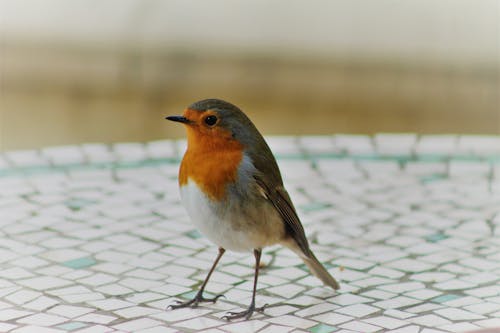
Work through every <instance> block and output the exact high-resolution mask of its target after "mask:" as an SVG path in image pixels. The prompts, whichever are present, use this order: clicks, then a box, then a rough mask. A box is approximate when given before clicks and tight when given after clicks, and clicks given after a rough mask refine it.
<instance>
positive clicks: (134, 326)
mask: <svg viewBox="0 0 500 333" xmlns="http://www.w3.org/2000/svg"><path fill="white" fill-rule="evenodd" d="M160 324H161V322H159V321H157V320H153V319H150V318H141V319H135V320H132V321H127V322H125V323H122V324H118V325H114V326H113V328H115V329H117V330H124V331H131V332H134V331H138V330H141V329H145V328H150V327H154V326H159V325H160Z"/></svg>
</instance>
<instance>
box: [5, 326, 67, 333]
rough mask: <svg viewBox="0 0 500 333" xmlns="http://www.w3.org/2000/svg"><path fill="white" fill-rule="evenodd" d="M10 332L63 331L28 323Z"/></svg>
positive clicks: (38, 332) (42, 332)
mask: <svg viewBox="0 0 500 333" xmlns="http://www.w3.org/2000/svg"><path fill="white" fill-rule="evenodd" d="M11 332H12V333H63V332H64V331H62V330H58V329H55V328H49V327H43V326H38V325H28V326H23V327H20V328H17V329H15V330H13V331H11Z"/></svg>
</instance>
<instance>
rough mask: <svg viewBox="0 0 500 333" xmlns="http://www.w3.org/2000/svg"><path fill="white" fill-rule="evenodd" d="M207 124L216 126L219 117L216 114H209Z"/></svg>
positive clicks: (206, 119)
mask: <svg viewBox="0 0 500 333" xmlns="http://www.w3.org/2000/svg"><path fill="white" fill-rule="evenodd" d="M204 121H205V124H207V125H208V126H214V125H215V123H216V122H217V117H216V116H208V117H206V118H205V120H204Z"/></svg>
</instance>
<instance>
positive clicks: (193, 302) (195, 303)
mask: <svg viewBox="0 0 500 333" xmlns="http://www.w3.org/2000/svg"><path fill="white" fill-rule="evenodd" d="M221 297H225V296H224V295H223V294H220V295H217V296H215V297H213V298H205V297H203V292H198V293H197V294H196V296H195V297H194V298H193V299H191V300H189V301H185V302H182V301H176V303H177V304H172V305H169V306H168V308H167V309H170V310H175V309H180V308H186V307H190V308H196V307H197V306H198V304H199V303H203V302H206V303H215V302H217V300H218V299H219V298H221Z"/></svg>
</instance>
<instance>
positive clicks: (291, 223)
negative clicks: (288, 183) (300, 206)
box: [255, 176, 311, 257]
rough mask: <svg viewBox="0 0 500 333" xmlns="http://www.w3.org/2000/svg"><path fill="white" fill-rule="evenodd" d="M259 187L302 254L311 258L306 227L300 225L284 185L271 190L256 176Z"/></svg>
mask: <svg viewBox="0 0 500 333" xmlns="http://www.w3.org/2000/svg"><path fill="white" fill-rule="evenodd" d="M255 180H256V181H257V185H258V186H259V187H260V188H261V189H262V191H263V193H264V195H265V196H266V198H267V199H268V200H269V201H270V202H271V203H272V204H273V206H274V207H275V208H276V210H277V211H278V213H279V214H280V216H281V219H282V220H283V223H284V224H285V228H286V231H287V234H288V235H289V236H291V237H292V238H293V239H294V240H295V242H296V243H297V245H298V246H299V247H300V249H301V250H302V252H303V253H304V254H305V255H306V256H308V257H309V256H310V251H311V250H310V249H309V243H308V242H307V238H306V235H305V232H304V227H302V224H301V223H300V219H299V217H298V215H297V212H296V211H295V207H294V206H293V204H292V201H291V200H290V196H289V195H288V192H287V191H286V190H285V188H284V187H283V186H282V185H279V186H275V187H273V188H270V187H269V186H267V185H266V182H265V181H264V180H263V179H262V178H261V177H259V176H255Z"/></svg>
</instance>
